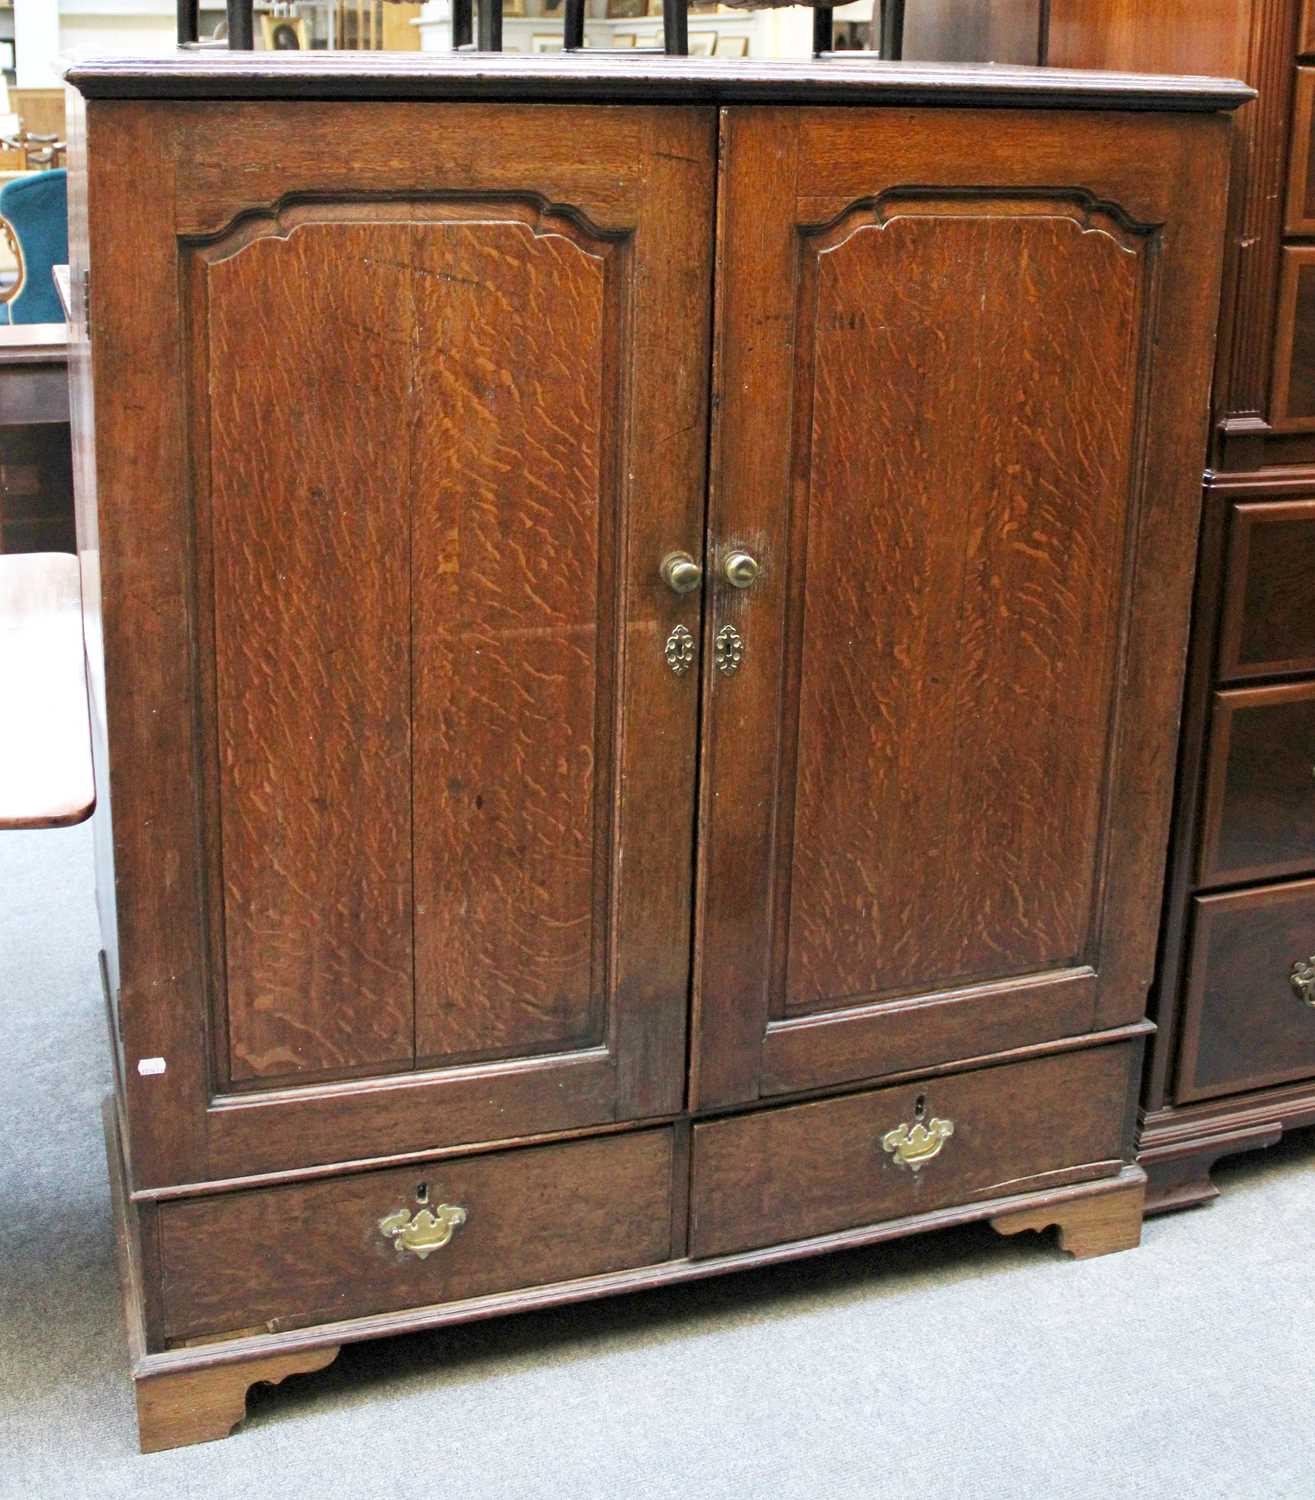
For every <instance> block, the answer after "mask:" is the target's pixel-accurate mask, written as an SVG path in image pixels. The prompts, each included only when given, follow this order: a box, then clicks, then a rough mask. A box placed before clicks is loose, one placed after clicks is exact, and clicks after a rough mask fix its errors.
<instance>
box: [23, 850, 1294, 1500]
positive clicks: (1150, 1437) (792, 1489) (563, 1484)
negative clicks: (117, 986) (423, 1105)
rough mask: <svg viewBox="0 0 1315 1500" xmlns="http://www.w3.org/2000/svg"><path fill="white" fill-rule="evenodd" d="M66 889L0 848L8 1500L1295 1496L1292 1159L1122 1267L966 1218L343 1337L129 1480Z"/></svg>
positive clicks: (75, 930)
mask: <svg viewBox="0 0 1315 1500" xmlns="http://www.w3.org/2000/svg"><path fill="white" fill-rule="evenodd" d="M90 882H91V875H90V838H89V836H88V833H87V831H86V830H85V829H72V830H67V831H61V832H56V833H44V834H0V1126H2V1127H3V1135H0V1496H3V1497H4V1500H11V1497H22V1500H27V1497H30V1496H33V1497H34V1496H46V1495H54V1496H84V1495H85V1496H95V1497H102V1496H104V1497H114V1496H153V1495H161V1496H164V1495H168V1496H171V1497H191V1496H196V1497H205V1500H226V1497H229V1496H232V1497H239V1496H241V1497H244V1500H245V1497H249V1496H252V1495H255V1494H260V1495H269V1494H276V1495H303V1494H311V1495H315V1496H317V1497H324V1500H337V1497H357V1496H360V1497H371V1500H373V1497H381V1500H382V1497H390V1500H391V1497H394V1496H411V1495H423V1496H426V1497H436V1500H483V1497H495V1496H496V1497H498V1500H519V1497H526V1500H528V1497H535V1500H541V1497H542V1500H549V1497H551V1500H604V1497H607V1500H614V1497H623V1500H629V1497H635V1500H667V1497H671V1500H704V1497H717V1500H723V1497H724V1500H740V1497H755V1500H756V1497H759V1496H762V1497H770V1500H796V1497H798V1500H804V1497H809V1500H814V1497H819V1500H845V1497H851V1496H852V1497H860V1496H861V1497H864V1500H884V1497H897V1500H906V1497H907V1500H958V1497H974V1500H983V1497H985V1500H995V1497H1000V1500H1014V1497H1018V1500H1022V1497H1028V1500H1032V1497H1044V1500H1067V1497H1074V1500H1077V1497H1081V1500H1087V1497H1091V1500H1109V1497H1112V1496H1119V1497H1124V1496H1139V1497H1150V1500H1160V1497H1164V1500H1178V1497H1206V1496H1221V1497H1223V1496H1227V1497H1229V1500H1288V1497H1291V1500H1312V1497H1315V1256H1312V1232H1311V1231H1312V1214H1313V1213H1315V1174H1312V1172H1311V1166H1312V1162H1313V1160H1315V1139H1312V1136H1311V1134H1310V1133H1307V1134H1306V1135H1305V1136H1304V1137H1303V1136H1300V1135H1298V1136H1294V1137H1291V1138H1289V1140H1288V1141H1286V1142H1284V1144H1283V1145H1282V1146H1280V1147H1278V1148H1276V1149H1275V1150H1274V1151H1272V1152H1270V1153H1266V1154H1261V1155H1259V1156H1254V1157H1249V1158H1244V1159H1239V1160H1238V1161H1236V1162H1235V1163H1233V1164H1231V1165H1226V1166H1225V1167H1224V1168H1222V1169H1221V1171H1220V1173H1219V1180H1220V1181H1221V1183H1222V1185H1223V1187H1224V1196H1223V1198H1222V1199H1220V1200H1219V1201H1217V1202H1216V1203H1215V1204H1214V1205H1213V1206H1212V1207H1210V1208H1207V1209H1199V1210H1196V1211H1194V1212H1191V1213H1187V1214H1179V1215H1174V1216H1171V1217H1168V1218H1161V1219H1156V1220H1152V1221H1151V1222H1150V1223H1149V1224H1148V1226H1147V1230H1146V1238H1145V1243H1144V1245H1143V1246H1142V1248H1141V1249H1140V1250H1136V1251H1133V1252H1131V1253H1129V1254H1124V1255H1114V1256H1108V1257H1106V1258H1104V1259H1101V1260H1097V1261H1091V1262H1088V1263H1086V1264H1082V1265H1078V1264H1074V1263H1072V1262H1070V1261H1069V1260H1068V1259H1067V1258H1066V1257H1063V1256H1061V1255H1060V1253H1059V1252H1058V1251H1057V1250H1056V1249H1055V1248H1054V1246H1053V1244H1052V1243H1050V1241H1049V1239H1046V1240H1042V1239H1039V1238H1037V1237H1036V1236H1031V1235H1024V1236H1020V1237H1019V1238H1017V1239H1015V1240H1001V1239H998V1238H997V1237H996V1236H995V1235H993V1234H992V1233H991V1232H990V1230H988V1229H985V1228H982V1227H980V1226H973V1227H970V1228H967V1229H962V1230H952V1231H949V1232H946V1233H942V1234H939V1235H933V1236H924V1237H923V1238H921V1239H917V1240H908V1241H904V1242H901V1243H900V1244H898V1245H895V1246H887V1247H884V1248H878V1249H874V1250H868V1251H860V1252H853V1253H850V1254H848V1255H845V1256H842V1257H838V1258H836V1259H832V1260H829V1261H817V1262H811V1263H805V1264H802V1265H798V1266H793V1267H787V1268H776V1269H773V1270H770V1271H764V1272H758V1273H753V1274H748V1275H743V1276H739V1277H732V1278H726V1279H725V1280H722V1281H717V1282H710V1283H704V1284H702V1285H698V1286H693V1287H683V1288H675V1289H670V1290H667V1291H664V1292H655V1293H649V1294H646V1295H639V1296H632V1297H628V1298H624V1299H620V1300H616V1301H613V1302H610V1303H598V1304H594V1305H592V1306H588V1307H584V1308H579V1309H574V1310H570V1309H565V1310H556V1311H552V1312H545V1313H540V1314H535V1315H533V1316H529V1317H524V1318H513V1319H508V1320H506V1321H503V1322H500V1323H485V1324H476V1325H474V1326H472V1327H469V1328H464V1329H457V1330H447V1331H443V1332H439V1333H435V1334H429V1335H420V1336H416V1337H413V1338H409V1339H395V1340H392V1341H389V1342H384V1343H378V1344H373V1345H358V1346H356V1347H354V1348H351V1349H347V1350H345V1351H344V1352H343V1354H342V1356H341V1357H340V1359H339V1361H338V1362H337V1364H336V1365H333V1366H331V1367H330V1368H329V1369H328V1370H326V1371H324V1372H322V1373H320V1374H318V1375H313V1376H307V1377H303V1378H301V1379H299V1380H293V1381H291V1382H289V1383H287V1384H285V1385H283V1386H282V1387H279V1388H277V1389H270V1390H261V1391H258V1392H257V1393H256V1395H255V1396H254V1397H253V1400H252V1403H251V1415H250V1417H249V1419H248V1422H247V1424H246V1426H245V1427H243V1428H242V1429H240V1430H239V1432H238V1434H237V1435H236V1436H235V1437H233V1438H230V1439H228V1440H227V1441H225V1442H222V1443H212V1444H208V1445H205V1446H202V1447H196V1448H189V1449H183V1450H178V1451H175V1452H172V1453H164V1454H157V1455H154V1456H152V1457H149V1458H142V1457H139V1456H138V1455H137V1454H136V1452H135V1450H134V1446H133V1408H132V1400H131V1396H130V1392H129V1388H128V1381H127V1379H126V1375H125V1348H124V1342H123V1336H122V1332H121V1329H120V1325H119V1310H118V1306H117V1296H118V1293H117V1285H116V1282H115V1277H114V1271H113V1265H112V1251H111V1237H110V1226H109V1219H108V1213H109V1202H108V1193H107V1190H106V1184H105V1169H104V1161H103V1157H102V1152H101V1142H100V1113H99V1104H100V1099H101V1097H102V1095H103V1094H104V1092H105V1091H106V1089H107V1088H108V1079H109V1074H108V1067H107V1049H106V1043H105V1039H104V1036H103V1034H102V1033H103V1022H102V1018H101V1007H100V1000H99V996H98V993H97V980H96V970H95V951H96V934H95V926H94V914H93V908H92V899H91V884H90ZM552 1230H553V1226H551V1225H544V1226H543V1231H544V1232H545V1233H551V1232H552Z"/></svg>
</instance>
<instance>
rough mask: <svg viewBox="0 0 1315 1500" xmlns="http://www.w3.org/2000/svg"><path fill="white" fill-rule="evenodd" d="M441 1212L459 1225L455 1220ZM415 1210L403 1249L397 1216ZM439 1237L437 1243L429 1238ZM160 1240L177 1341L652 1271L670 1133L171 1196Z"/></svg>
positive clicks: (664, 1204)
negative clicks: (456, 1215) (459, 1215)
mask: <svg viewBox="0 0 1315 1500" xmlns="http://www.w3.org/2000/svg"><path fill="white" fill-rule="evenodd" d="M422 1185H423V1187H422ZM421 1193H423V1198H424V1200H425V1201H424V1202H423V1203H422V1202H421V1201H420V1197H421ZM449 1209H459V1210H461V1211H462V1212H463V1213H464V1222H461V1223H460V1224H458V1225H453V1224H451V1223H450V1222H449V1221H450V1220H451V1219H452V1217H453V1215H451V1214H450V1213H449V1212H448V1210H449ZM417 1215H420V1216H422V1222H421V1223H420V1224H418V1225H416V1226H415V1228H414V1229H412V1230H411V1232H410V1234H409V1235H408V1239H409V1240H410V1242H411V1246H412V1247H411V1248H408V1247H407V1245H406V1244H404V1243H403V1240H402V1236H401V1233H400V1232H399V1230H400V1225H401V1224H402V1223H406V1222H408V1221H410V1222H414V1217H415V1216H417ZM424 1215H428V1216H429V1218H431V1219H433V1220H435V1221H436V1223H435V1224H434V1225H433V1226H432V1227H429V1226H428V1224H427V1222H425V1221H424V1219H423V1216H424ZM394 1216H396V1218H394ZM385 1221H392V1222H391V1224H390V1228H389V1229H387V1230H385V1229H382V1228H381V1227H380V1226H381V1224H384V1223H385ZM445 1232H450V1236H451V1237H450V1238H449V1239H448V1240H447V1243H445V1244H435V1247H434V1248H432V1249H430V1248H427V1245H428V1244H431V1243H434V1242H436V1241H439V1240H442V1239H443V1238H444V1235H445ZM160 1241H161V1257H162V1260H163V1265H164V1321H165V1334H166V1336H167V1337H168V1338H169V1339H171V1340H175V1341H176V1340H179V1339H185V1338H193V1337H196V1336H198V1335H201V1334H209V1333H220V1332H227V1331H231V1330H235V1329H248V1328H255V1327H257V1326H260V1325H266V1326H270V1327H272V1328H283V1327H296V1326H299V1325H302V1324H307V1323H318V1322H329V1321H333V1320H335V1319H338V1318H352V1317H359V1316H361V1315H363V1314H366V1313H378V1312H391V1311H396V1310H400V1309H403V1308H407V1307H421V1306H427V1305H431V1304H433V1303H436V1302H452V1301H459V1300H460V1299H462V1298H465V1297H478V1296H482V1295H484V1294H486V1293H489V1292H500V1291H509V1290H513V1289H516V1288H520V1287H530V1286H543V1285H546V1284H548V1283H550V1282H554V1281H569V1280H572V1279H573V1278H575V1277H578V1276H591V1275H595V1274H598V1273H601V1272H604V1271H616V1270H623V1269H625V1268H627V1267H630V1266H641V1265H647V1264H650V1263H652V1262H654V1261H662V1260H667V1259H668V1258H669V1257H670V1253H671V1132H670V1131H669V1130H647V1131H641V1132H639V1133H637V1134H634V1135H616V1136H608V1137H605V1138H601V1139H597V1140H587V1141H572V1142H570V1143H567V1144H564V1145H555V1146H538V1147H534V1148H531V1149H528V1150H523V1151H509V1152H497V1153H491V1154H489V1155H483V1156H471V1157H463V1158H458V1159H450V1160H446V1161H440V1162H430V1163H425V1164H419V1165H415V1166H412V1167H408V1168H405V1169H401V1168H397V1169H389V1170H387V1171H381V1172H366V1173H361V1174H360V1175H357V1176H351V1177H333V1178H326V1179H324V1180H322V1181H319V1182H314V1183H300V1184H296V1185H292V1186H287V1187H273V1188H260V1189H257V1190H255V1191H252V1192H249V1193H234V1194H221V1195H218V1196H215V1197H209V1198H200V1199H191V1200H187V1201H179V1202H170V1203H166V1204H164V1205H163V1206H162V1207H161V1210H160Z"/></svg>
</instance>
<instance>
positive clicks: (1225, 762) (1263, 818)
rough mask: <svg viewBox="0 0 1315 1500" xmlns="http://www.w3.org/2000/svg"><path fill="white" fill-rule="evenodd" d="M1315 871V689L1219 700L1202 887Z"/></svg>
mask: <svg viewBox="0 0 1315 1500" xmlns="http://www.w3.org/2000/svg"><path fill="white" fill-rule="evenodd" d="M1309 870H1315V683H1309V682H1303V683H1295V684H1292V685H1289V686H1284V687H1271V688H1240V689H1236V690H1234V691H1233V692H1230V693H1216V694H1215V702H1214V713H1213V718H1212V721H1211V733H1210V767H1209V772H1208V775H1207V777H1206V794H1205V808H1204V813H1203V816H1202V822H1201V852H1200V857H1199V868H1198V871H1197V880H1198V883H1199V884H1201V885H1237V884H1240V883H1241V882H1242V881H1244V880H1273V879H1276V878H1278V877H1280V876H1284V875H1297V874H1304V873H1306V872H1307V871H1309Z"/></svg>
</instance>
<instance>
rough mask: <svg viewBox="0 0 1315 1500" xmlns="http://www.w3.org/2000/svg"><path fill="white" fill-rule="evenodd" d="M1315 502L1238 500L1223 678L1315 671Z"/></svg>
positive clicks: (1232, 537)
mask: <svg viewBox="0 0 1315 1500" xmlns="http://www.w3.org/2000/svg"><path fill="white" fill-rule="evenodd" d="M1312 577H1315V500H1291V501H1282V502H1279V503H1267V502H1264V501H1258V502H1255V503H1253V504H1247V505H1237V506H1235V507H1234V509H1233V517H1232V522H1231V525H1230V529H1229V543H1228V576H1227V581H1226V583H1225V588H1224V618H1223V627H1222V631H1221V636H1220V645H1219V675H1220V677H1221V678H1223V679H1225V680H1228V679H1236V678H1245V677H1268V676H1274V675H1277V674H1283V673H1289V672H1315V610H1312V609H1311V607H1310V589H1311V584H1310V581H1311V579H1312Z"/></svg>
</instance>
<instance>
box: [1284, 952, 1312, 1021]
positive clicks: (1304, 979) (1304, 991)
mask: <svg viewBox="0 0 1315 1500" xmlns="http://www.w3.org/2000/svg"><path fill="white" fill-rule="evenodd" d="M1288 983H1289V984H1290V985H1291V986H1292V989H1293V992H1294V993H1295V994H1296V997H1297V999H1298V1000H1300V1001H1301V1003H1302V1004H1303V1005H1309V1006H1310V1007H1311V1009H1312V1010H1315V953H1312V954H1311V956H1310V957H1309V958H1299V959H1298V960H1297V961H1296V963H1294V964H1293V965H1292V972H1291V973H1290V974H1289V975H1288Z"/></svg>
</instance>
